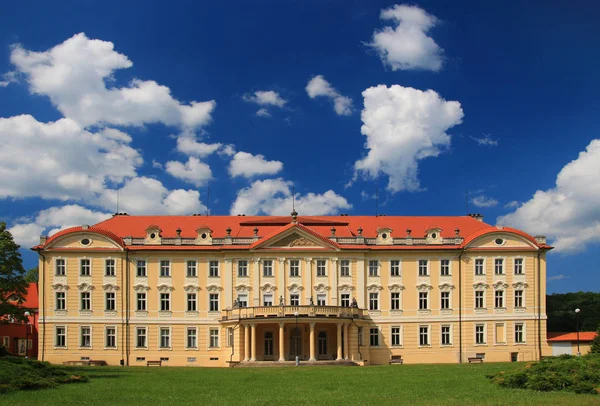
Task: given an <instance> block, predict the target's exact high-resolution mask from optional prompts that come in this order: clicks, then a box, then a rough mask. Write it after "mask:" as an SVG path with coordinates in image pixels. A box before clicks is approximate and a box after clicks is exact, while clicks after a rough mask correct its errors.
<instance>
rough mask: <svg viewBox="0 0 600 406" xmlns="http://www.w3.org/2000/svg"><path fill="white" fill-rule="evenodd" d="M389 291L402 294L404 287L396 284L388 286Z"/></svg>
mask: <svg viewBox="0 0 600 406" xmlns="http://www.w3.org/2000/svg"><path fill="white" fill-rule="evenodd" d="M388 289H389V290H390V292H401V291H403V290H404V285H401V284H399V283H394V284H392V285H388Z"/></svg>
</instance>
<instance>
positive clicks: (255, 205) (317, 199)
mask: <svg viewBox="0 0 600 406" xmlns="http://www.w3.org/2000/svg"><path fill="white" fill-rule="evenodd" d="M291 187H292V182H289V181H285V180H283V179H281V178H278V179H266V180H257V181H255V182H253V183H252V185H250V186H249V187H247V188H244V189H241V190H240V191H239V192H238V194H237V198H236V200H235V201H234V202H233V205H232V206H231V210H230V213H231V215H236V214H247V215H258V214H265V215H277V216H282V215H287V214H289V213H290V212H291V211H292V191H291ZM295 207H296V210H297V211H298V213H300V215H303V216H308V215H313V216H318V215H331V214H337V213H339V212H340V210H344V209H350V208H352V205H351V204H350V203H348V201H347V200H346V199H345V198H344V197H342V196H340V195H338V194H336V193H335V192H334V191H332V190H328V191H326V192H325V193H323V194H315V193H307V194H305V195H300V194H296V201H295Z"/></svg>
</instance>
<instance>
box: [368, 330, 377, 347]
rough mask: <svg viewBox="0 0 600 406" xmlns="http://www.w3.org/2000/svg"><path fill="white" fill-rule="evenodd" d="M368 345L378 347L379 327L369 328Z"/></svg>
mask: <svg viewBox="0 0 600 406" xmlns="http://www.w3.org/2000/svg"><path fill="white" fill-rule="evenodd" d="M369 345H370V346H371V347H379V329H378V328H372V329H369Z"/></svg>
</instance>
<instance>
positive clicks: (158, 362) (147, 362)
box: [146, 361, 162, 367]
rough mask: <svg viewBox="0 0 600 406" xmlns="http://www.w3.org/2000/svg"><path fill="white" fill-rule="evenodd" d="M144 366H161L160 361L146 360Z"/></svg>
mask: <svg viewBox="0 0 600 406" xmlns="http://www.w3.org/2000/svg"><path fill="white" fill-rule="evenodd" d="M146 366H147V367H149V366H155V367H161V366H162V361H146Z"/></svg>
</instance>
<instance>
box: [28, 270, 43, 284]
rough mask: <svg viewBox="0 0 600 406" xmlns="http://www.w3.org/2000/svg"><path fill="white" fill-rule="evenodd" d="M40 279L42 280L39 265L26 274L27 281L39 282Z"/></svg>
mask: <svg viewBox="0 0 600 406" xmlns="http://www.w3.org/2000/svg"><path fill="white" fill-rule="evenodd" d="M39 280H40V273H39V270H38V267H37V266H36V267H35V268H31V269H30V270H29V271H27V273H26V274H25V281H27V282H29V283H31V282H39Z"/></svg>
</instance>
